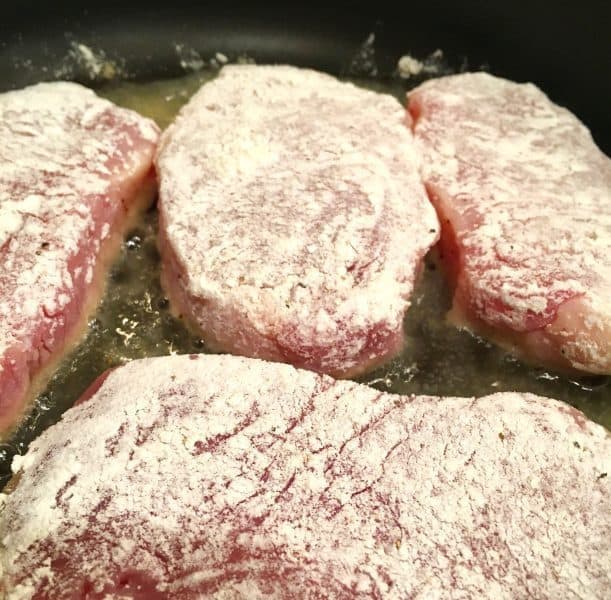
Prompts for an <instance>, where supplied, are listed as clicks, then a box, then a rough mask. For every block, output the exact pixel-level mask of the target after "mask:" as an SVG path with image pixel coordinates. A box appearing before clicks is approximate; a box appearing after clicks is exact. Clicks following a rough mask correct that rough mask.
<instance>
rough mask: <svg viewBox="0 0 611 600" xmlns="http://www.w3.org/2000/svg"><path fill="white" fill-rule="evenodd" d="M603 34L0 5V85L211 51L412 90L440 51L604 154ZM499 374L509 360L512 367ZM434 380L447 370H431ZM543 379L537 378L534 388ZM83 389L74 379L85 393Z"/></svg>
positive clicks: (242, 12)
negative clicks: (519, 89)
mask: <svg viewBox="0 0 611 600" xmlns="http://www.w3.org/2000/svg"><path fill="white" fill-rule="evenodd" d="M394 4H396V6H393V5H394ZM610 31H611V3H609V2H605V1H600V2H599V1H594V0H587V1H582V2H581V3H576V2H561V1H556V2H541V1H530V2H529V1H524V0H519V1H514V2H511V1H507V0H506V1H504V2H495V1H493V0H489V1H488V2H485V1H476V0H463V1H461V2H455V1H447V2H425V1H423V0H421V1H420V2H415V1H413V0H412V1H411V2H410V0H401V2H400V3H397V2H395V3H391V2H379V1H378V2H376V1H371V2H369V3H367V4H364V5H360V4H355V3H338V2H330V1H329V2H327V3H324V4H323V3H307V4H305V3H300V4H299V5H298V6H289V5H288V3H286V4H283V5H276V4H273V3H252V2H231V3H223V2H221V1H220V0H217V1H216V2H192V3H191V2H185V1H184V0H164V1H159V0H147V1H146V2H144V1H141V0H131V1H130V2H123V3H113V2H100V1H98V0H96V1H94V2H88V3H86V4H85V5H83V4H81V3H79V2H70V1H66V0H63V1H56V2H49V1H48V0H47V1H44V0H21V1H20V2H16V1H15V2H11V1H8V0H4V1H3V2H2V3H1V6H0V91H4V90H8V89H13V88H19V87H22V86H25V85H27V84H31V83H35V82H38V81H43V80H52V79H56V78H58V77H60V76H61V77H62V78H66V79H73V80H76V81H80V82H82V83H85V84H88V85H91V86H94V87H96V86H99V85H101V84H102V80H106V79H108V77H112V76H113V74H114V75H116V74H119V75H120V76H121V77H127V78H131V79H135V80H149V79H159V78H168V77H173V76H177V75H180V74H181V73H182V72H184V69H185V65H186V66H187V68H189V67H192V66H193V64H194V61H193V60H192V59H193V58H194V57H195V58H197V59H199V58H200V57H203V58H204V59H205V60H206V61H207V60H208V59H210V58H213V57H214V56H215V55H216V54H217V53H219V52H220V53H222V54H224V55H226V56H227V57H228V58H229V59H230V60H235V59H236V58H238V57H239V56H248V57H250V58H252V59H254V60H256V61H257V62H275V63H278V62H280V63H291V64H295V65H300V66H309V67H314V68H317V69H321V70H325V71H329V72H331V73H333V74H336V75H343V76H354V77H366V78H372V79H375V80H377V81H379V82H382V83H388V84H390V85H392V86H394V87H395V88H396V85H397V81H399V84H400V85H403V86H404V87H407V84H406V83H405V82H401V81H400V80H398V78H397V73H396V67H397V60H398V58H399V57H400V56H402V55H403V54H406V53H409V54H411V55H412V56H415V57H417V58H420V59H422V58H425V57H427V56H430V55H431V54H432V53H433V52H434V51H435V50H437V49H441V50H442V51H443V59H442V60H439V59H438V58H437V59H435V60H436V61H437V62H436V65H437V67H438V69H439V70H440V72H443V71H444V70H447V71H449V72H453V71H460V70H465V69H470V70H475V69H479V68H485V69H488V70H490V71H492V72H493V73H494V74H497V75H500V76H504V77H508V78H510V79H514V80H518V81H526V80H528V81H533V82H535V83H536V84H537V85H539V86H540V87H541V88H542V89H543V90H545V91H546V92H547V93H548V95H549V96H550V97H551V98H552V99H553V100H554V101H556V102H557V103H559V104H562V105H564V106H567V107H568V108H570V109H571V110H572V111H573V112H575V113H576V114H577V115H578V116H579V117H580V118H581V119H582V120H583V121H584V122H585V123H586V125H588V127H589V128H590V129H591V130H592V132H593V135H594V137H595V139H596V141H597V143H598V144H599V146H600V147H601V148H602V149H603V150H604V151H606V152H607V153H608V154H609V153H611V119H610V118H609V108H610V107H611V77H610V75H611V68H610V67H611V44H610V43H609V41H610V39H611V36H610V34H609V32H610ZM372 34H373V36H372ZM79 45H82V46H85V47H87V48H93V49H95V51H96V53H97V55H98V56H103V57H104V58H105V59H107V61H108V62H109V63H110V64H113V65H115V66H116V70H115V72H114V73H113V71H110V72H109V71H108V70H101V71H100V70H96V69H92V68H91V65H90V64H88V63H87V60H86V58H87V57H86V56H83V54H82V53H81V54H79V53H78V48H79ZM75 51H76V53H75ZM195 62H197V61H195ZM181 63H182V65H181ZM417 81H418V78H416V79H415V82H416V83H417ZM412 82H414V80H413V79H411V80H410V81H409V84H410V85H411V84H412ZM0 143H1V140H0ZM507 368H513V367H511V365H509V364H508V367H507ZM540 375H541V376H542V377H544V378H545V376H546V375H545V374H544V373H543V374H540ZM92 376H93V372H92ZM443 376H444V374H443V372H436V373H432V374H431V377H436V378H443ZM538 378H539V375H536V374H535V376H534V377H533V379H532V381H533V385H534V384H535V383H536V381H538ZM369 381H370V382H371V381H372V380H371V379H370V380H369ZM376 381H377V380H373V383H374V384H375V382H376ZM87 383H88V381H85V380H83V381H78V382H76V384H74V385H76V388H79V389H83V388H85V387H86V385H87ZM467 383H468V382H467ZM576 385H579V386H581V387H582V388H583V389H584V390H585V391H584V394H586V395H585V396H584V400H583V402H581V401H580V404H579V406H580V408H582V409H584V410H586V412H588V411H587V403H588V397H587V388H588V386H589V385H590V382H585V384H584V383H583V382H577V384H576ZM592 386H594V387H598V388H599V390H598V392H597V400H596V401H597V402H598V403H601V399H602V402H603V403H604V402H605V398H604V397H607V399H608V400H609V401H611V397H610V396H611V392H610V389H611V386H610V385H609V381H608V379H607V380H603V381H602V382H601V381H600V380H597V381H595V382H593V383H592ZM601 386H602V388H603V391H602V392H601V391H600V388H601ZM423 390H424V391H430V390H433V391H432V393H434V392H435V390H440V391H439V393H455V394H467V393H471V392H470V391H469V387H468V385H466V384H465V386H464V387H463V388H462V389H447V390H446V389H444V388H443V386H437V387H434V388H430V389H429V388H427V387H426V386H424V388H423ZM413 391H419V390H417V389H414V390H413ZM491 391H494V390H491ZM532 391H535V392H536V391H538V390H537V389H532ZM550 395H551V393H550ZM597 410H598V409H597ZM605 410H606V409H605ZM593 412H594V413H596V414H598V419H599V420H604V422H607V421H609V422H611V419H610V418H609V417H608V416H607V417H604V419H603V418H602V417H600V414H602V412H601V411H600V410H598V413H597V411H596V410H595V411H593ZM606 412H609V411H608V410H607V411H606ZM38 416H40V415H38ZM38 416H37V418H38ZM58 416H59V412H57V411H56V413H55V414H52V415H50V416H47V417H44V418H41V420H40V423H38V424H37V425H36V426H35V427H33V426H32V427H29V428H28V429H27V431H26V430H24V429H22V431H21V432H19V433H18V434H17V436H16V437H15V438H14V439H13V440H12V441H11V443H9V444H7V445H5V446H4V447H2V446H0V487H1V485H2V483H3V481H2V479H3V478H4V479H6V476H7V475H8V466H9V460H10V457H11V455H12V454H14V453H15V452H23V451H24V450H25V448H26V445H27V442H28V441H29V440H30V439H31V437H32V436H33V435H34V434H35V433H36V432H37V431H40V430H41V429H42V428H44V426H46V425H48V424H49V423H51V422H52V421H53V420H56V419H57V418H58ZM595 418H597V417H596V416H595ZM607 426H608V425H607Z"/></svg>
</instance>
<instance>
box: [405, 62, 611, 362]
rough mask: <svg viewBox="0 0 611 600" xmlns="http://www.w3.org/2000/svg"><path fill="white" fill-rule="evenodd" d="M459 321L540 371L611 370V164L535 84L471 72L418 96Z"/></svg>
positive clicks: (435, 83) (429, 179)
mask: <svg viewBox="0 0 611 600" xmlns="http://www.w3.org/2000/svg"><path fill="white" fill-rule="evenodd" d="M409 110H410V112H411V115H412V117H413V122H414V125H413V129H414V133H415V136H416V138H417V139H418V140H419V141H420V142H421V145H422V149H423V155H424V158H423V174H424V180H425V183H426V186H427V189H428V192H429V196H430V198H431V200H432V201H433V203H434V204H435V206H436V208H437V211H438V214H439V217H440V220H441V222H442V241H441V247H442V253H443V259H444V261H445V262H446V263H447V265H448V267H449V270H450V271H451V273H452V274H453V277H454V282H455V286H456V288H455V295H454V316H455V318H456V320H457V321H458V322H460V323H464V324H466V325H468V326H469V327H471V328H473V329H474V330H475V331H478V332H481V333H483V334H484V335H487V336H489V337H491V338H493V339H495V340H496V341H498V342H500V343H501V344H503V345H505V346H508V347H509V348H511V349H512V350H514V351H516V352H517V353H519V354H521V355H522V356H524V357H525V358H527V359H529V360H531V361H534V362H536V363H540V364H543V365H548V366H552V367H555V368H561V369H568V370H571V371H575V370H577V371H584V372H588V373H600V374H609V373H611V160H610V159H609V158H608V157H607V156H605V155H604V154H603V153H602V152H601V151H600V150H599V149H598V148H597V147H596V145H595V143H594V141H593V140H592V137H591V136H590V133H589V131H588V130H587V129H586V128H585V127H584V125H583V124H582V123H580V122H579V121H578V120H577V118H576V117H575V116H574V115H572V114H571V113H570V112H568V111H567V110H565V109H563V108H560V107H558V106H556V105H554V104H553V103H552V102H550V100H549V99H548V98H547V97H546V96H545V95H544V94H543V93H542V92H541V91H540V90H539V89H537V88H536V87H535V86H533V85H532V84H526V85H521V84H517V83H513V82H510V81H506V80H504V79H499V78H496V77H492V76H491V75H487V74H485V73H466V74H463V75H455V76H451V77H443V78H440V79H434V80H431V81H428V82H426V83H424V84H423V85H421V86H420V87H418V88H417V89H416V90H414V91H412V92H410V94H409Z"/></svg>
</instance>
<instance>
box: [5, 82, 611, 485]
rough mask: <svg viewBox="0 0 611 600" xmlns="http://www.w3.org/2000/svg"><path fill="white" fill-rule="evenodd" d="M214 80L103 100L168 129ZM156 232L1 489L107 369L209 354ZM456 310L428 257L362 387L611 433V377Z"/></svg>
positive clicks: (17, 442) (23, 434)
mask: <svg viewBox="0 0 611 600" xmlns="http://www.w3.org/2000/svg"><path fill="white" fill-rule="evenodd" d="M214 75H215V71H202V72H198V73H195V74H191V75H187V76H184V77H181V78H177V79H173V80H163V81H153V82H148V83H133V82H122V83H115V84H112V85H108V86H106V87H104V88H102V89H100V90H98V92H99V93H100V94H101V95H102V96H105V97H107V98H109V99H110V100H112V101H114V102H116V103H117V104H119V105H122V106H126V107H128V108H132V109H134V110H136V111H138V112H140V113H141V114H143V115H145V116H149V117H151V118H153V119H155V120H156V121H157V123H158V124H159V125H160V126H161V127H166V126H167V125H168V124H169V123H170V122H171V120H172V119H173V118H174V115H175V114H176V112H177V111H178V110H179V108H180V107H181V106H182V105H183V104H184V103H185V102H186V101H187V100H188V99H189V97H190V96H191V94H193V93H194V92H195V91H196V90H197V89H198V88H199V87H200V86H201V85H202V84H203V83H204V82H206V81H208V80H209V79H211V78H212V77H214ZM418 79H419V78H418ZM356 83H359V84H362V85H365V86H367V87H370V88H373V89H375V90H378V91H384V92H388V93H392V94H395V95H396V96H397V97H399V98H400V100H401V101H402V102H403V100H404V94H405V91H406V89H407V86H408V85H410V86H411V85H412V83H411V79H410V80H409V82H408V81H407V80H406V79H401V78H396V79H393V80H391V81H388V82H380V81H375V82H362V81H357V82H356ZM156 228H157V214H156V211H155V210H151V211H149V212H148V213H147V214H146V215H145V217H144V218H143V219H142V222H141V224H140V225H139V226H138V227H137V228H136V229H134V230H133V231H131V232H130V233H129V235H128V236H127V239H126V241H125V243H124V244H123V248H122V251H121V254H120V257H119V258H118V259H117V261H116V263H115V264H114V266H113V268H112V270H111V272H110V275H109V281H108V287H107V290H106V294H105V297H104V299H103V301H102V303H101V305H100V306H99V307H98V310H97V312H96V314H95V315H94V317H92V318H91V320H90V321H89V327H88V331H87V333H86V336H85V338H84V339H83V341H82V342H81V344H80V345H79V346H78V347H77V348H76V349H75V350H74V351H73V352H72V353H71V355H70V356H68V357H67V358H66V359H65V360H64V362H63V363H62V365H61V367H60V368H59V370H58V371H57V372H56V373H55V375H54V376H53V378H52V380H51V381H50V383H49V385H48V386H47V389H46V390H45V391H44V392H43V393H42V394H41V395H40V396H39V397H38V399H37V400H36V402H35V404H34V407H33V409H32V411H31V413H30V414H29V416H28V417H27V418H26V419H25V421H24V422H23V423H22V425H21V427H20V428H19V429H18V430H17V432H16V433H15V435H14V436H13V437H12V438H11V439H10V440H9V441H8V442H6V443H5V444H3V445H0V487H1V486H2V485H3V484H4V483H5V482H6V481H7V480H8V479H9V478H10V463H11V460H12V457H13V456H14V455H15V454H23V453H24V452H25V450H26V448H27V445H28V443H29V442H30V441H31V440H32V439H34V438H35V437H36V436H37V435H38V434H39V433H40V432H41V431H42V430H43V429H45V428H46V427H48V426H49V425H50V424H52V423H54V422H56V421H57V420H58V419H59V417H60V415H61V414H62V412H63V411H64V410H66V409H67V408H68V407H70V406H71V405H72V404H73V403H74V402H75V401H76V400H77V399H78V397H79V396H80V394H81V393H82V392H83V391H84V390H85V388H86V387H87V386H88V384H89V383H91V381H93V380H94V379H95V378H96V376H97V375H99V374H100V373H101V372H103V371H104V370H106V369H107V368H109V367H112V366H115V365H118V364H121V363H123V362H126V361H128V360H131V359H135V358H140V357H144V356H153V355H164V354H172V353H186V352H191V353H192V352H206V350H207V349H206V345H205V343H204V342H203V341H202V340H201V339H199V338H198V337H197V336H194V335H193V334H192V333H190V332H189V331H187V329H186V328H185V327H184V325H183V324H182V323H181V322H180V321H179V320H177V319H175V318H174V317H173V316H172V315H171V314H170V311H169V307H168V302H167V299H166V298H165V297H164V295H163V292H162V290H161V287H160V284H159V265H160V262H159V254H158V252H157V248H156ZM450 302H451V298H450V291H449V289H448V287H447V285H446V283H445V279H444V277H443V274H442V273H441V272H440V268H439V266H438V264H437V261H436V257H435V253H434V252H433V253H431V255H429V256H428V257H427V259H426V266H425V269H424V274H423V276H422V278H421V281H420V283H419V284H418V286H417V288H416V291H415V293H414V296H413V298H412V306H411V308H410V310H409V311H408V312H407V317H406V322H405V329H406V344H405V349H404V351H403V353H402V354H401V355H400V356H398V357H397V358H395V359H394V360H393V361H391V362H390V363H389V364H387V365H386V366H384V367H382V368H379V369H377V370H376V371H375V372H373V373H370V374H369V375H367V376H365V377H362V378H361V379H360V381H362V382H365V383H369V384H370V385H372V386H374V387H377V388H379V389H381V390H384V391H392V392H396V393H400V394H409V393H414V394H432V395H453V396H482V395H485V394H489V393H492V392H497V391H520V392H532V393H535V394H539V395H543V396H549V397H553V398H556V399H559V400H564V401H566V402H568V403H569V404H571V405H573V406H575V407H577V408H579V409H580V410H582V411H583V412H584V413H586V414H587V415H588V416H589V417H590V418H591V419H593V420H594V421H597V422H599V423H601V424H602V425H604V426H605V427H607V428H608V429H611V403H610V402H609V398H610V396H611V378H609V377H587V378H583V379H580V380H571V379H569V378H567V377H564V376H562V375H558V374H554V373H549V372H546V371H544V370H542V369H537V368H534V367H530V366H526V365H524V364H523V363H521V362H520V361H518V360H516V359H515V358H513V357H512V356H510V355H508V354H507V353H506V352H505V351H503V350H502V349H500V348H498V347H496V346H494V345H493V344H491V343H489V342H487V341H484V340H482V339H480V338H477V337H475V336H473V335H471V334H470V333H468V332H466V331H461V330H457V329H455V328H454V326H452V325H451V324H449V323H447V322H446V320H445V313H446V312H447V310H448V308H449V306H450Z"/></svg>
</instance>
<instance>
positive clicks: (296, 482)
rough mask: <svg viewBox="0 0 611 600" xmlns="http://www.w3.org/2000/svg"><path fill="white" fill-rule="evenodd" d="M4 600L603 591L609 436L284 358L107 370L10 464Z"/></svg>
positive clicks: (494, 400) (2, 521)
mask: <svg viewBox="0 0 611 600" xmlns="http://www.w3.org/2000/svg"><path fill="white" fill-rule="evenodd" d="M13 468H14V471H15V473H16V474H17V477H18V482H17V484H16V486H15V488H14V490H13V491H12V492H11V493H10V494H9V495H7V496H5V498H4V507H3V509H2V511H1V512H0V541H1V543H2V544H3V546H2V547H0V550H2V552H0V567H1V568H2V569H3V570H4V571H3V573H4V575H3V579H2V583H3V585H4V587H5V591H6V593H7V598H8V600H13V599H14V598H54V599H56V600H63V599H65V598H84V597H87V598H90V599H92V600H93V599H101V598H110V597H113V598H119V597H121V598H141V599H147V600H149V599H155V598H175V599H188V598H193V599H194V598H211V597H214V598H249V599H254V598H263V597H270V598H285V599H288V598H345V599H348V598H388V599H392V598H397V599H398V598H422V599H425V598H427V599H428V598H450V597H452V598H478V599H479V598H490V599H495V600H496V599H497V598H541V599H543V598H553V599H556V598H590V599H595V598H601V599H602V598H608V592H609V589H611V572H610V571H609V565H610V564H611V538H610V537H609V531H610V530H611V477H609V476H607V474H608V473H609V472H610V471H611V436H609V434H608V432H606V431H605V430H604V429H603V428H602V427H600V426H598V425H595V424H594V423H592V422H590V421H588V420H587V419H586V417H585V416H584V415H583V414H582V413H580V412H578V411H577V410H575V409H573V408H571V407H569V406H567V405H565V404H563V403H560V402H557V401H554V400H549V399H545V398H540V397H535V396H532V395H529V394H517V393H505V394H495V395H493V396H488V397H485V398H481V399H471V398H469V399H465V398H446V399H441V398H431V397H401V396H395V395H391V394H384V393H379V392H377V391H376V390H373V389H371V388H368V387H366V386H362V385H359V384H355V383H352V382H347V381H340V382H336V381H333V380H332V379H330V378H329V377H326V376H321V375H316V374H314V373H312V372H311V371H301V370H295V369H293V368H292V367H290V366H288V365H281V364H277V363H266V362H262V361H258V360H253V359H247V358H239V357H231V356H205V355H193V356H172V357H164V358H153V359H145V360H142V361H136V362H132V363H130V364H128V365H126V366H123V367H120V368H118V369H116V370H115V371H113V372H111V373H110V374H109V375H108V376H107V378H106V379H105V380H104V381H103V382H102V384H101V387H99V389H98V390H97V391H95V392H94V394H93V396H92V397H91V398H90V399H89V400H88V401H86V402H84V403H82V404H79V405H78V406H76V407H74V408H72V409H70V410H69V411H68V412H67V413H66V414H65V415H64V418H63V420H62V421H61V422H60V423H59V424H57V425H55V426H53V427H51V428H50V429H48V430H47V431H46V432H44V433H43V434H42V436H41V437H40V438H38V440H36V441H35V442H34V443H33V444H32V445H31V447H30V449H29V451H28V454H26V455H25V456H24V457H18V460H16V461H15V463H14V465H13Z"/></svg>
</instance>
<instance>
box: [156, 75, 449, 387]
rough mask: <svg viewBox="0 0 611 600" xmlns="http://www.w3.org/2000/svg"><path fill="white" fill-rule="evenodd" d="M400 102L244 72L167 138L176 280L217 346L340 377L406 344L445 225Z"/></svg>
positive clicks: (222, 83) (201, 98) (185, 306)
mask: <svg viewBox="0 0 611 600" xmlns="http://www.w3.org/2000/svg"><path fill="white" fill-rule="evenodd" d="M406 125H407V124H406V115H405V111H404V109H403V108H402V107H401V106H400V104H399V102H397V101H396V100H395V99H394V98H392V97H391V96H388V95H384V94H377V93H374V92H369V91H365V90H362V89H359V88H357V87H355V86H353V85H352V84H348V83H340V82H339V81H337V80H336V79H334V78H333V77H331V76H328V75H324V74H321V73H316V72H314V71H308V70H303V69H297V68H293V67H282V66H276V67H265V66H230V67H225V68H224V69H223V70H222V71H221V73H220V75H219V76H218V78H217V79H216V80H214V81H213V82H211V83H208V84H206V85H204V86H203V88H202V89H201V90H200V91H199V93H197V94H196V95H195V96H194V97H193V99H192V100H191V101H190V102H189V103H188V105H187V106H186V107H185V108H183V110H182V111H181V113H180V115H179V116H178V118H177V120H176V121H175V123H174V124H173V125H172V126H171V127H170V128H169V129H168V130H167V131H166V132H165V133H164V135H163V138H162V142H161V145H160V150H159V153H158V157H157V167H158V171H159V176H160V238H161V253H162V260H163V283H164V286H165V288H166V290H167V292H168V294H169V296H170V298H171V300H172V303H173V306H174V308H175V309H176V310H177V312H179V313H181V314H183V315H185V316H186V317H187V319H188V321H190V322H191V323H192V324H194V325H195V326H196V327H197V328H198V329H199V330H200V331H202V332H203V334H204V336H205V338H206V340H207V341H208V342H209V344H210V345H211V346H212V347H213V348H215V349H221V350H225V351H230V352H232V353H236V354H243V355H247V356H255V357H261V358H266V359H270V360H276V361H283V362H290V363H292V364H294V365H297V366H302V367H306V368H309V369H313V370H315V371H320V372H325V373H331V374H334V375H337V376H348V375H355V374H356V373H359V372H362V371H364V370H366V369H368V368H370V367H371V366H373V365H375V364H377V363H379V362H381V361H382V360H384V359H385V358H386V357H388V356H389V355H391V354H393V353H395V352H397V351H398V350H399V348H400V347H401V345H402V341H403V327H402V322H403V316H404V313H405V310H406V309H407V307H408V305H409V298H410V295H411V293H412V290H413V287H414V281H415V279H416V276H417V273H418V271H419V269H420V266H421V262H422V257H423V255H424V254H425V253H426V251H427V249H428V248H429V247H430V246H431V245H432V244H434V243H435V241H436V240H437V238H438V223H437V219H436V216H435V212H434V210H433V208H432V207H431V206H430V204H429V203H428V201H427V198H426V193H425V191H424V187H423V186H422V184H421V182H420V179H419V175H418V166H419V164H418V156H417V154H416V152H415V150H414V143H413V139H412V135H411V133H410V131H409V128H408V127H407V126H406Z"/></svg>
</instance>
